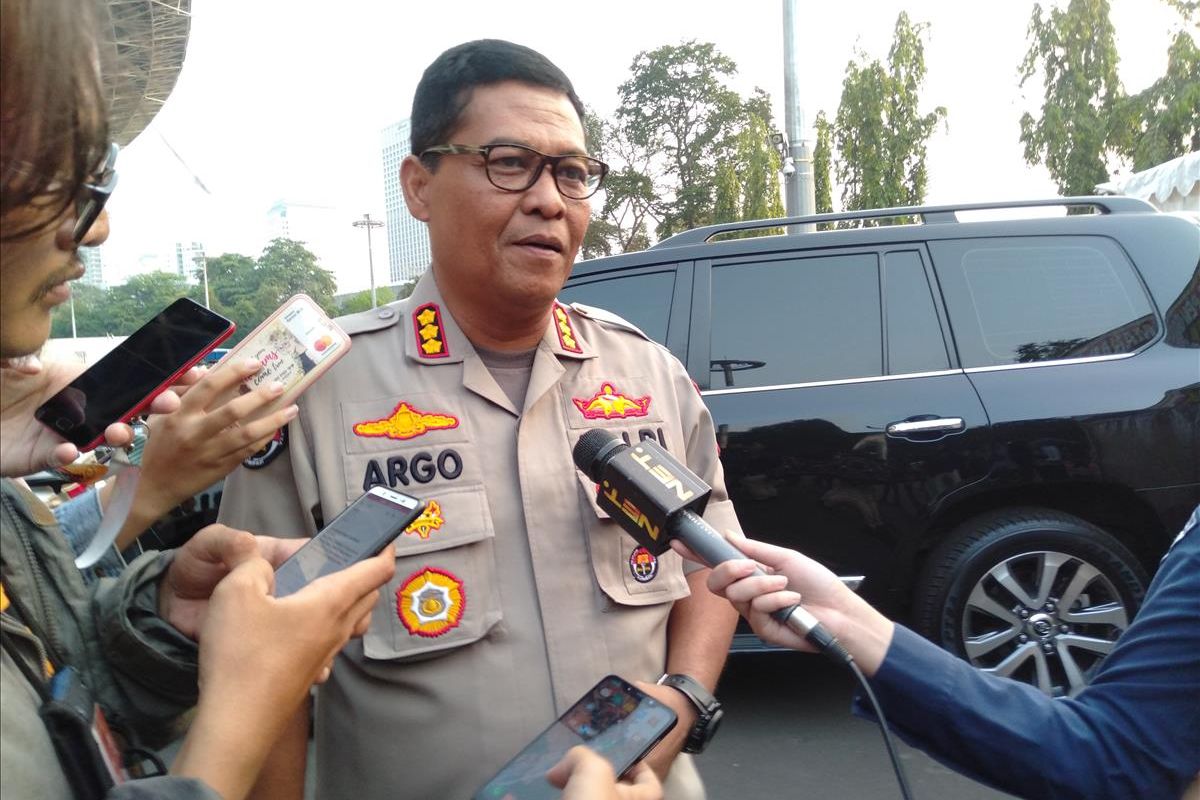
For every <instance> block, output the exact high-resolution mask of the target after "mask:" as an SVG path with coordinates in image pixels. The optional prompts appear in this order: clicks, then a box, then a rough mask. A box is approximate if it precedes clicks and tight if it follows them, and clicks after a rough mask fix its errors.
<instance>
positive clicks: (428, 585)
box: [363, 484, 501, 661]
mask: <svg viewBox="0 0 1200 800" xmlns="http://www.w3.org/2000/svg"><path fill="white" fill-rule="evenodd" d="M411 493H412V494H414V495H415V496H417V497H420V498H421V499H422V500H425V501H426V502H427V503H428V507H427V508H426V511H425V513H424V514H422V515H421V517H420V518H418V519H417V520H416V521H415V522H413V524H412V525H410V526H409V528H408V529H407V530H406V531H405V532H404V533H402V534H401V535H400V537H399V538H398V539H396V542H395V551H396V574H395V576H394V577H393V578H392V580H391V582H389V583H388V585H387V586H385V587H384V588H383V589H382V590H381V595H382V597H381V600H380V603H379V604H378V605H377V606H376V607H375V610H374V612H373V613H372V615H371V626H370V628H369V629H368V630H367V633H366V635H365V636H363V652H364V654H365V655H366V657H367V658H369V659H376V660H381V661H402V660H408V659H416V658H431V657H435V656H437V655H441V654H443V653H446V652H449V651H451V650H453V649H454V648H458V647H462V646H464V645H467V644H470V643H471V642H475V641H478V640H479V639H481V638H483V637H484V636H485V635H486V634H487V632H488V631H489V630H490V629H491V628H492V626H494V625H495V624H496V623H498V622H499V621H500V619H501V613H500V597H499V591H498V588H497V585H496V582H495V554H494V540H495V530H494V528H493V526H492V519H491V514H490V513H489V511H488V504H487V494H486V491H485V489H484V487H483V485H482V484H474V485H465V486H464V485H456V486H453V487H445V486H442V487H436V488H431V489H430V490H429V491H427V492H421V491H419V490H417V491H412V492H411Z"/></svg>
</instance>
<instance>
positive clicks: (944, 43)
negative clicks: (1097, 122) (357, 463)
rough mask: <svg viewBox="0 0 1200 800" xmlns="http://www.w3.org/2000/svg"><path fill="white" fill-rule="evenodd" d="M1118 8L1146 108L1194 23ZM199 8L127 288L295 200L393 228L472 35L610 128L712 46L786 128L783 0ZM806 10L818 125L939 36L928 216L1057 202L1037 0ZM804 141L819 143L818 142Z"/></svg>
mask: <svg viewBox="0 0 1200 800" xmlns="http://www.w3.org/2000/svg"><path fill="white" fill-rule="evenodd" d="M1050 1H1051V2H1053V0H1050ZM1058 1H1059V2H1061V3H1063V4H1064V5H1065V2H1066V0H1058ZM1110 2H1111V5H1112V21H1113V24H1114V26H1115V28H1116V32H1117V37H1118V38H1117V48H1118V52H1119V55H1120V58H1121V62H1120V76H1121V80H1122V83H1123V85H1124V86H1125V89H1126V90H1127V91H1129V92H1131V93H1132V92H1137V91H1139V90H1141V89H1143V88H1145V87H1146V86H1147V85H1149V84H1150V83H1151V82H1153V81H1154V80H1155V79H1156V78H1157V77H1159V76H1160V75H1161V74H1162V73H1163V72H1164V71H1165V68H1166V53H1167V46H1168V44H1169V42H1170V38H1171V35H1172V33H1173V31H1174V30H1176V29H1177V28H1178V27H1179V17H1178V15H1177V13H1176V12H1174V11H1173V10H1172V9H1171V8H1170V7H1169V6H1168V5H1167V4H1166V3H1165V2H1162V0H1110ZM1043 5H1045V3H1043ZM192 6H193V8H192V12H193V16H192V26H191V35H190V38H189V42H188V51H187V57H186V60H185V62H184V67H183V71H182V73H181V75H180V78H179V81H178V83H177V84H176V87H175V90H174V91H173V92H172V94H171V96H170V98H169V99H168V100H167V102H166V104H165V105H164V106H163V108H162V110H161V111H160V112H159V114H158V116H157V117H156V118H155V119H154V121H153V122H152V123H151V125H150V126H149V127H148V128H147V129H146V131H144V132H143V133H142V134H141V135H140V136H138V137H137V138H136V139H135V140H134V141H133V142H132V143H131V144H130V146H129V147H128V148H126V150H125V151H123V152H122V154H121V158H120V162H119V171H120V188H119V189H118V190H117V191H116V192H115V193H114V195H113V198H112V200H111V201H110V204H109V209H110V215H111V222H112V233H111V235H110V237H109V243H108V244H107V245H105V271H106V275H105V278H106V280H107V282H108V283H109V284H110V285H112V284H115V283H120V282H121V281H122V280H124V279H125V278H127V277H128V276H129V275H130V274H133V273H135V272H138V271H143V270H144V269H146V268H149V267H152V266H154V265H155V262H154V261H153V260H151V259H142V256H143V255H145V254H149V253H155V252H159V253H162V254H163V255H164V256H165V255H166V254H168V252H170V253H173V248H174V242H175V241H192V240H198V241H201V242H203V243H204V244H205V246H206V248H207V251H208V253H209V255H215V254H219V253H222V252H241V253H245V254H247V255H257V254H258V253H259V252H260V251H261V249H262V246H263V244H264V243H265V238H266V230H267V228H266V217H267V211H268V209H269V208H270V207H271V205H272V204H274V203H275V202H276V201H278V200H281V199H285V200H289V201H292V202H298V203H307V204H316V205H323V206H330V207H334V208H337V209H339V210H342V211H344V212H345V214H346V224H347V226H349V225H350V223H351V222H352V221H353V220H354V219H356V218H361V216H362V214H363V213H365V212H369V213H370V214H371V216H372V217H376V218H380V219H382V218H383V217H384V213H383V212H384V207H383V178H382V166H381V155H380V131H381V130H382V128H383V127H385V126H386V125H389V124H391V123H394V122H397V121H399V120H400V119H403V118H405V117H407V116H408V114H409V109H410V107H411V103H412V95H413V91H414V89H415V88H416V84H417V81H418V80H419V79H420V76H421V72H422V71H423V70H424V68H425V67H426V66H427V65H428V64H429V62H431V61H432V60H433V59H434V58H435V57H436V56H437V55H438V54H439V53H440V52H442V51H443V50H445V49H446V48H448V47H451V46H453V45H455V44H458V43H460V42H463V41H467V40H470V39H476V38H483V37H495V38H503V39H510V40H512V41H515V42H519V43H521V44H525V45H528V46H530V47H532V48H534V49H536V50H538V51H540V52H542V53H543V54H545V55H546V56H547V57H549V58H550V59H551V60H552V61H554V62H555V63H556V64H558V66H559V67H561V68H562V69H563V71H564V72H566V73H567V75H568V76H569V77H570V78H571V80H572V81H573V83H574V84H575V88H576V91H577V92H578V94H579V95H580V97H581V98H582V99H583V101H584V102H585V103H586V104H587V105H589V106H591V107H592V108H594V109H595V110H596V111H597V112H599V113H600V114H601V115H603V116H606V117H608V116H611V115H613V114H614V112H615V111H616V110H617V105H618V92H617V87H618V86H619V85H620V84H621V83H622V82H623V81H625V80H627V79H628V77H629V66H630V64H631V63H632V61H633V59H634V57H635V56H636V55H637V54H638V53H639V52H642V51H646V50H651V49H654V48H656V47H661V46H663V45H676V44H680V43H682V42H685V41H689V40H697V41H702V42H703V41H707V42H713V43H715V44H716V46H717V48H718V49H719V50H720V51H721V52H722V53H723V54H724V55H726V56H728V57H729V58H731V59H732V60H733V61H734V62H735V63H736V64H737V66H738V73H737V75H736V76H735V78H734V79H733V81H732V83H731V85H732V87H733V88H734V89H736V90H737V91H739V92H740V93H741V94H742V95H743V96H745V95H748V94H749V93H750V92H751V91H752V90H753V89H754V88H755V87H760V88H762V89H764V90H765V91H767V92H768V93H769V94H770V95H771V97H772V101H773V104H774V108H775V112H776V114H777V116H778V120H777V128H778V129H780V130H783V129H784V120H783V87H784V79H783V33H782V27H783V23H782V20H783V2H782V0H741V1H740V2H737V3H728V2H723V3H716V2H704V1H703V0H692V1H691V2H686V1H684V0H606V1H605V2H602V3H571V2H558V3H545V2H542V3H532V2H527V0H506V2H494V0H493V2H488V3H484V2H480V1H479V0H453V2H396V0H338V1H337V2H329V1H328V0H319V1H318V0H253V2H247V0H193V3H192ZM797 6H798V9H799V14H798V16H799V18H800V24H799V28H800V34H799V50H800V52H799V54H798V58H797V63H798V68H799V72H800V76H801V79H800V101H801V104H802V106H803V114H804V119H805V121H806V124H807V125H808V126H811V123H812V120H813V118H815V116H816V113H817V112H818V111H820V110H824V111H825V113H826V115H827V116H830V117H832V116H833V115H834V114H835V113H836V111H837V105H838V99H839V97H840V95H841V87H842V80H843V78H844V76H845V69H846V64H847V63H848V62H849V61H850V60H851V59H852V58H853V57H854V56H855V52H856V50H857V51H862V52H865V53H866V54H867V55H868V56H869V57H871V58H878V59H880V60H885V59H886V56H887V50H888V47H889V45H890V43H891V35H892V30H893V28H894V26H895V22H896V17H897V15H898V14H899V12H900V11H901V10H906V11H907V12H908V14H909V16H910V18H911V19H912V20H913V21H914V22H926V23H928V24H929V28H928V31H927V34H926V40H925V48H926V50H925V58H926V66H927V69H928V76H927V79H926V83H925V86H924V89H923V91H922V94H921V97H922V102H923V105H924V106H925V108H926V109H929V108H933V107H934V106H937V105H942V106H945V107H946V109H947V111H948V117H947V124H946V126H945V127H943V128H940V129H939V130H938V132H937V133H936V134H935V135H934V137H933V138H932V139H931V140H930V142H929V148H928V160H927V166H928V169H929V187H928V194H927V198H926V199H927V202H929V203H951V202H972V201H990V200H1015V199H1030V198H1041V197H1052V196H1054V195H1056V194H1057V191H1056V189H1055V186H1054V184H1053V182H1052V181H1051V180H1050V178H1049V176H1048V175H1047V173H1046V172H1045V170H1044V169H1043V168H1041V167H1030V166H1028V165H1026V164H1025V162H1024V159H1023V155H1022V145H1021V143H1020V141H1019V139H1018V136H1019V127H1018V125H1019V119H1020V116H1021V113H1022V112H1023V111H1025V110H1036V109H1037V108H1038V106H1039V105H1040V100H1041V91H1042V87H1041V83H1040V80H1038V79H1036V78H1035V79H1034V80H1032V81H1030V82H1029V83H1027V84H1026V86H1025V87H1024V88H1021V87H1019V86H1018V80H1019V78H1018V75H1017V69H1018V66H1019V64H1020V62H1021V59H1022V57H1023V56H1024V54H1025V51H1026V49H1027V48H1028V40H1027V33H1026V31H1027V26H1028V23H1029V18H1030V15H1031V13H1032V9H1033V6H1034V3H1033V2H1032V1H1031V0H990V2H986V3H985V2H981V0H909V2H907V3H902V2H893V1H892V0H839V1H838V2H828V3H813V2H805V0H800V1H799V2H798V3H797ZM734 11H736V13H734ZM806 138H808V139H809V140H810V142H811V140H812V133H811V129H810V130H809V132H808V133H807V134H806ZM168 144H169V147H168ZM172 149H173V150H174V151H175V152H174V153H172ZM176 154H177V155H176ZM197 178H198V179H199V180H200V182H202V183H203V185H204V186H205V187H206V189H207V191H205V190H202V189H201V188H200V187H199V186H198V185H197V182H196V179H197ZM834 202H835V205H836V204H837V197H836V196H835V198H834ZM374 242H375V245H374V247H375V251H374V254H375V261H376V271H377V275H379V274H382V273H383V272H385V271H386V267H383V268H382V269H381V267H380V265H381V264H384V265H386V262H387V256H386V238H385V236H383V235H382V234H377V235H376V236H375V237H374ZM361 249H362V250H363V251H364V252H361V253H356V254H347V256H346V257H345V258H344V260H343V263H337V264H329V263H326V264H324V266H325V267H326V268H328V269H332V270H333V271H334V273H335V275H336V277H337V279H338V284H339V291H342V292H344V291H351V290H358V289H363V288H365V287H366V286H367V284H368V275H367V254H366V252H365V250H366V247H365V244H364V245H363V246H362V248H361ZM158 263H159V264H162V262H158ZM162 266H167V265H166V264H162Z"/></svg>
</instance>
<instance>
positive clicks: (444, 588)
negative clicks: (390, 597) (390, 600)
mask: <svg viewBox="0 0 1200 800" xmlns="http://www.w3.org/2000/svg"><path fill="white" fill-rule="evenodd" d="M466 607H467V593H466V590H465V589H464V588H463V585H462V581H461V580H459V578H458V576H457V575H455V574H454V573H452V572H449V571H447V570H444V569H438V568H437V567H423V568H422V569H419V570H417V571H416V572H414V573H413V574H412V575H409V576H408V578H407V579H406V580H405V581H404V584H403V585H402V586H401V587H400V588H399V589H397V590H396V613H397V614H399V615H400V622H401V623H402V624H403V625H404V627H405V628H406V629H407V630H408V632H409V633H410V634H412V635H413V636H425V637H427V638H434V637H437V636H441V635H442V634H444V633H446V632H447V631H450V630H453V629H454V628H457V627H458V624H459V622H461V621H462V616H463V611H464V610H465V609H466Z"/></svg>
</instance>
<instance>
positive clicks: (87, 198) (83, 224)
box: [73, 142, 120, 244]
mask: <svg viewBox="0 0 1200 800" xmlns="http://www.w3.org/2000/svg"><path fill="white" fill-rule="evenodd" d="M119 150H120V148H119V147H117V145H116V143H115V142H114V143H113V144H110V145H109V146H108V156H107V157H106V158H105V159H104V164H103V165H101V167H100V169H99V171H98V172H97V173H96V175H95V176H94V177H93V178H92V180H91V181H89V182H88V183H85V184H83V186H81V187H79V196H78V197H76V198H75V229H74V231H73V236H74V237H75V244H79V243H80V242H82V241H83V239H84V237H85V236H87V233H88V231H89V230H91V228H92V226H93V225H95V224H96V220H97V219H99V218H100V212H101V211H103V210H104V204H105V203H107V202H108V198H109V196H111V195H112V192H113V189H115V188H116V186H117V170H116V164H117V152H118V151H119Z"/></svg>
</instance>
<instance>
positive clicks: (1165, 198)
mask: <svg viewBox="0 0 1200 800" xmlns="http://www.w3.org/2000/svg"><path fill="white" fill-rule="evenodd" d="M1096 192H1097V193H1098V194H1123V195H1127V196H1129V197H1140V198H1141V199H1143V200H1146V201H1148V202H1150V203H1152V204H1153V205H1154V206H1155V207H1157V208H1158V209H1159V210H1161V211H1200V152H1196V153H1188V154H1187V155H1183V156H1180V157H1179V158H1173V159H1171V160H1170V161H1167V162H1166V163H1163V164H1159V165H1158V166H1156V167H1150V169H1145V170H1142V171H1141V172H1135V173H1133V174H1132V175H1130V176H1129V177H1127V178H1118V179H1116V180H1112V181H1109V182H1108V183H1102V184H1100V185H1099V186H1097V187H1096Z"/></svg>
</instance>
